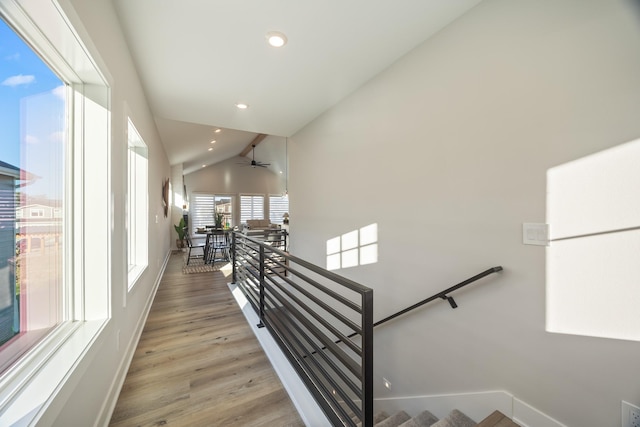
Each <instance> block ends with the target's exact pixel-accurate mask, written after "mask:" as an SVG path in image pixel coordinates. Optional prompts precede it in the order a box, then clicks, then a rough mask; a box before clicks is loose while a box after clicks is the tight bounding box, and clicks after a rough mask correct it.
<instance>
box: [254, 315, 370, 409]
mask: <svg viewBox="0 0 640 427" xmlns="http://www.w3.org/2000/svg"><path fill="white" fill-rule="evenodd" d="M279 316H286V313H284V312H278V313H277V314H276V313H275V312H273V311H270V312H269V317H270V321H272V322H274V323H279V324H280V328H274V329H275V330H274V331H273V332H274V333H278V334H280V333H282V332H284V333H288V334H289V337H288V339H285V342H287V341H291V342H292V344H296V345H297V346H298V347H299V348H302V349H303V350H304V353H305V354H306V355H309V354H310V353H309V351H308V350H307V349H306V347H305V345H304V343H303V342H301V341H300V339H299V338H298V337H297V336H296V335H295V334H294V333H292V332H291V330H290V329H289V328H288V327H287V326H286V324H285V323H284V322H283V321H282V319H280V318H279ZM265 323H266V322H265ZM292 325H293V327H294V328H296V329H297V330H298V333H299V334H301V335H303V336H306V335H305V334H304V331H301V330H300V328H299V326H298V325H296V324H295V323H293V324H292ZM310 344H311V345H312V346H314V347H315V348H318V347H317V345H314V343H312V342H311V343H310ZM292 353H294V354H296V356H298V362H299V363H303V364H304V365H305V366H306V367H308V368H309V369H311V370H312V369H313V367H312V366H311V365H310V364H309V363H308V362H307V361H311V362H313V364H314V365H315V368H316V369H318V370H319V371H320V372H321V373H322V374H323V375H322V376H323V377H324V378H326V379H327V380H328V382H329V384H330V385H331V386H332V390H331V391H330V390H328V389H326V388H325V389H324V390H325V391H326V392H327V393H332V392H333V390H335V392H336V393H337V394H339V395H340V397H341V398H342V399H345V400H351V396H349V395H347V394H346V393H345V392H344V391H343V390H342V387H340V385H339V384H338V383H337V382H336V381H335V379H334V378H333V376H332V375H330V374H329V373H328V372H327V371H326V370H325V369H324V368H323V367H322V365H321V364H320V363H318V361H317V360H316V359H315V358H309V359H305V358H302V357H300V356H301V354H300V351H296V350H295V349H294V351H292ZM323 360H324V361H325V362H326V363H328V364H329V365H330V366H331V364H333V361H332V360H331V359H329V358H328V357H327V356H326V355H324V354H323ZM334 366H335V364H333V366H331V367H332V369H333V370H334V372H335V373H336V374H338V376H339V377H340V380H341V381H342V382H343V383H344V384H346V385H347V386H348V387H349V388H350V389H351V390H352V391H353V392H354V393H355V394H356V396H357V397H358V398H360V399H361V398H362V389H361V388H359V387H358V386H357V385H356V384H355V383H354V382H353V381H352V380H351V379H350V378H348V377H346V376H345V375H344V372H342V371H340V370H335V368H334ZM351 405H353V407H352V406H351ZM351 405H349V407H350V408H351V409H354V410H356V409H357V406H356V405H355V404H353V403H351Z"/></svg>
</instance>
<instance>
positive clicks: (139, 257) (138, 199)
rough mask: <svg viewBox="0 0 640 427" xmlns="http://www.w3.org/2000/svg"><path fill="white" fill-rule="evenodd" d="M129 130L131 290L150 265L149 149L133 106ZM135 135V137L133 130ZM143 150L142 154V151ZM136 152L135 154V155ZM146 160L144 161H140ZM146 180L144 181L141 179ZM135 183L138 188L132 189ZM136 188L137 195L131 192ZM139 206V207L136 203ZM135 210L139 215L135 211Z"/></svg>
mask: <svg viewBox="0 0 640 427" xmlns="http://www.w3.org/2000/svg"><path fill="white" fill-rule="evenodd" d="M125 113H126V120H125V123H127V129H126V134H127V135H126V140H127V176H128V178H127V216H126V219H127V251H128V257H127V258H128V259H127V261H128V265H129V269H128V275H127V289H128V291H131V289H133V287H134V286H135V284H136V282H137V281H138V279H139V278H140V276H142V274H143V273H144V271H145V270H146V269H147V267H148V266H149V245H148V242H149V152H148V151H149V149H148V147H147V144H146V143H145V142H144V139H143V138H142V136H141V135H140V132H139V131H138V130H137V128H136V126H135V124H134V122H133V119H132V118H131V117H130V114H129V108H128V107H127V106H125ZM131 131H133V132H134V133H135V134H134V136H133V138H132V136H131V135H130V132H131ZM139 150H141V151H142V154H139V153H138V151H139ZM132 151H133V152H134V153H135V154H132ZM132 156H135V158H134V159H133V161H134V163H135V164H134V166H135V171H134V173H135V174H136V178H135V180H136V181H135V183H132V182H131V179H132V178H131V170H130V168H131V167H132V166H131V163H132ZM140 158H143V159H144V164H141V163H140ZM139 166H144V170H143V174H142V176H138V175H139V173H138V172H137V168H138V167H139ZM139 179H143V180H144V182H139ZM132 186H135V188H132ZM132 191H134V194H133V197H131V196H132V195H131V192H132ZM134 205H135V206H134ZM134 209H135V215H134V216H132V215H131V211H132V210H134Z"/></svg>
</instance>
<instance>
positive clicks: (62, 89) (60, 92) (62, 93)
mask: <svg viewBox="0 0 640 427" xmlns="http://www.w3.org/2000/svg"><path fill="white" fill-rule="evenodd" d="M51 93H52V94H54V95H55V96H57V97H58V98H60V99H62V100H63V101H64V100H65V99H67V98H66V93H67V89H66V86H65V85H60V86H58V87H57V88H55V89H53V90H52V91H51Z"/></svg>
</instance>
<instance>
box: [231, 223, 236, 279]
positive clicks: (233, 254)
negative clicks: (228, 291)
mask: <svg viewBox="0 0 640 427" xmlns="http://www.w3.org/2000/svg"><path fill="white" fill-rule="evenodd" d="M231 269H232V271H233V273H232V275H231V279H232V280H233V283H238V278H237V277H236V233H235V232H231Z"/></svg>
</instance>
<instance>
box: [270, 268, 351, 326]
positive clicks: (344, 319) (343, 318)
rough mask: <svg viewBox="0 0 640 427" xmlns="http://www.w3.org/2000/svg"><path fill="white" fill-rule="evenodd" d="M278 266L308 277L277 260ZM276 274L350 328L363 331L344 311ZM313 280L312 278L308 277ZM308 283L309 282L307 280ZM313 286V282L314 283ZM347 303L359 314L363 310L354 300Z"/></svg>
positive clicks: (302, 276) (301, 276)
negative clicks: (341, 311)
mask: <svg viewBox="0 0 640 427" xmlns="http://www.w3.org/2000/svg"><path fill="white" fill-rule="evenodd" d="M275 262H276V263H277V264H278V266H280V267H282V268H285V269H287V271H289V272H292V274H295V275H296V277H298V278H300V279H301V280H303V281H305V282H306V280H305V279H308V278H306V277H305V276H304V275H300V274H296V273H295V271H292V270H291V268H289V267H288V266H286V265H284V264H282V263H280V262H278V261H275ZM274 274H277V275H278V277H280V278H281V279H282V280H284V281H286V282H287V283H288V284H289V285H291V286H292V287H294V288H295V289H296V290H297V291H298V292H300V293H302V294H303V295H304V296H306V297H307V298H309V299H310V300H311V301H313V302H314V303H316V304H318V305H319V306H320V307H322V308H323V309H324V310H326V311H328V312H330V313H331V314H332V315H333V316H334V317H337V318H338V320H340V321H341V322H342V323H343V324H344V325H346V326H347V327H348V328H349V329H351V330H353V331H355V332H357V333H358V334H360V333H362V330H361V329H360V327H359V326H358V325H357V324H356V323H355V322H354V321H352V320H351V319H349V318H347V317H346V316H345V315H343V314H342V313H340V312H339V311H337V310H335V309H334V308H333V307H331V306H330V305H328V304H327V303H325V302H324V301H323V300H322V299H320V298H318V297H317V296H315V295H313V294H312V293H311V292H309V291H307V290H306V289H304V288H303V287H301V286H300V285H299V284H298V283H296V282H295V281H293V280H291V279H289V278H288V277H286V276H283V275H281V274H280V273H279V272H275V271H274ZM308 280H311V279H308ZM306 283H308V282H306ZM312 286H313V284H312ZM334 299H335V298H334ZM344 302H346V303H347V304H345V305H347V306H348V307H349V308H350V309H352V310H354V311H356V312H357V313H358V314H360V313H361V312H362V311H361V306H360V305H358V304H356V303H353V302H352V301H350V300H348V299H346V301H344Z"/></svg>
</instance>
